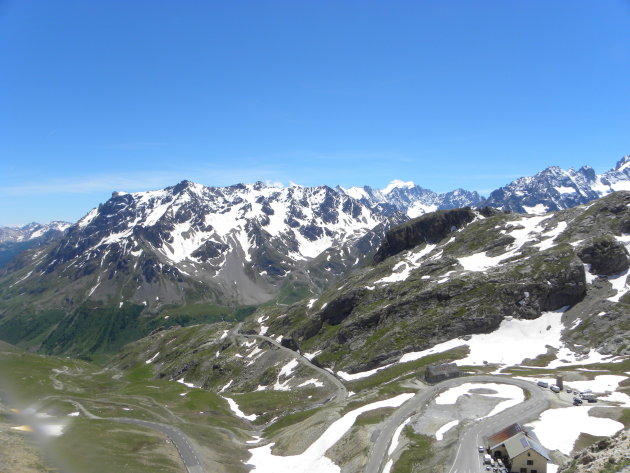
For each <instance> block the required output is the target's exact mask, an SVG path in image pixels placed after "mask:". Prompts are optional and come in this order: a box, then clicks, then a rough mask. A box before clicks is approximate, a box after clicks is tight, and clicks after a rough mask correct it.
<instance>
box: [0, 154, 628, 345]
mask: <svg viewBox="0 0 630 473" xmlns="http://www.w3.org/2000/svg"><path fill="white" fill-rule="evenodd" d="M626 188H630V156H626V157H624V158H622V159H621V160H620V161H619V162H618V163H617V165H616V166H615V168H614V169H612V170H610V171H608V172H606V173H603V174H601V175H596V174H595V173H594V171H593V170H592V169H590V168H588V167H583V168H581V169H579V170H578V171H574V170H572V169H570V170H568V171H564V170H562V169H560V168H557V167H550V168H547V169H545V170H544V171H542V172H540V173H538V174H536V175H535V176H533V177H526V178H521V179H518V180H516V181H514V182H512V183H510V184H509V185H507V186H505V187H503V188H501V189H498V190H496V191H494V192H492V193H491V194H490V196H489V197H488V198H487V199H486V198H484V197H482V196H480V195H479V194H478V193H476V192H469V191H465V190H462V189H458V190H455V191H452V192H448V193H445V194H437V193H435V192H432V191H430V190H427V189H423V188H421V187H419V186H416V185H414V184H413V183H411V182H403V181H394V182H392V183H391V184H390V185H388V186H387V187H386V188H385V189H381V190H378V189H372V188H370V187H367V186H366V187H363V188H348V189H344V188H342V187H339V186H338V187H337V188H334V189H333V188H331V187H328V186H317V187H301V186H291V187H275V186H270V185H265V184H262V183H260V182H258V183H255V184H247V185H246V184H237V185H234V186H229V187H205V186H202V185H200V184H195V183H192V182H190V181H182V182H180V183H179V184H177V185H175V186H172V187H167V188H165V189H163V190H158V191H147V192H136V193H125V192H114V193H113V194H112V197H111V198H110V199H109V200H108V201H107V202H105V203H103V204H101V205H99V206H98V207H97V208H94V209H93V210H92V211H90V212H89V213H88V214H87V215H86V216H84V217H83V218H82V219H80V220H79V221H78V222H77V223H76V224H74V225H71V226H70V225H69V224H66V223H63V222H54V223H53V224H50V225H48V226H41V225H37V224H31V225H28V226H25V227H22V228H21V229H9V230H7V229H3V230H2V232H1V233H0V235H3V237H4V238H5V239H6V240H7V243H10V244H13V245H15V244H25V242H26V244H28V245H32V247H31V248H32V249H31V250H30V251H27V252H23V253H21V254H19V255H18V256H17V257H15V258H13V259H12V260H11V261H10V262H9V263H7V264H6V265H5V266H4V268H3V269H2V273H3V274H4V276H3V277H2V280H0V326H2V327H3V329H4V332H5V337H6V339H7V340H8V341H10V342H16V341H18V340H19V339H20V337H21V336H22V335H20V334H23V333H24V332H25V331H26V332H28V333H29V337H31V343H32V344H33V345H34V346H38V344H40V343H44V344H45V345H46V346H47V347H48V348H47V349H49V350H52V349H53V347H52V345H55V348H54V350H56V351H63V350H65V349H66V348H67V344H66V342H68V340H66V338H67V337H68V335H67V333H66V332H68V331H72V330H75V331H76V330H77V329H76V327H75V328H72V326H73V325H76V324H77V323H78V322H77V320H81V321H82V322H81V323H88V320H90V321H93V320H94V319H93V317H91V316H89V315H88V314H91V313H92V312H93V311H95V310H96V311H98V310H110V311H113V313H114V314H116V315H114V317H122V318H123V319H124V321H119V322H118V323H117V324H114V325H115V326H117V327H119V326H120V325H121V324H123V325H125V326H127V325H128V324H131V325H134V324H135V325H134V326H135V327H136V328H137V330H138V332H137V334H141V333H143V332H146V331H147V330H150V329H152V328H154V326H155V325H156V324H157V322H156V320H160V321H161V322H160V323H163V322H164V319H162V318H161V316H162V314H165V313H167V312H168V313H169V314H171V316H173V317H174V318H173V319H172V320H170V322H169V323H174V322H175V321H176V320H179V321H180V322H181V323H189V322H190V320H197V321H199V320H201V319H195V317H198V316H200V315H202V316H203V317H205V318H204V319H203V320H206V321H212V320H217V319H218V320H221V319H225V318H226V317H227V318H234V317H237V318H238V317H242V316H244V315H246V314H248V313H251V311H253V310H254V309H255V307H257V306H259V305H260V304H269V303H274V301H275V303H293V302H295V301H298V300H300V299H303V298H305V297H307V296H310V295H317V294H320V293H322V291H324V290H326V289H327V288H328V287H330V286H331V284H333V283H335V282H336V281H340V280H342V279H343V278H346V277H348V276H349V275H350V274H351V273H352V272H354V271H356V270H357V269H359V268H361V267H363V266H365V265H369V264H370V262H371V260H372V257H373V256H374V255H376V257H377V258H380V257H381V253H382V251H383V248H384V247H385V246H386V244H387V243H388V242H387V241H386V235H388V231H389V230H390V229H392V228H394V227H396V226H399V225H401V224H403V223H404V222H406V221H408V220H409V219H410V218H413V217H417V216H421V215H424V214H426V213H427V212H432V211H436V210H447V209H455V208H463V207H471V208H483V207H485V206H490V207H494V208H497V209H500V210H501V211H512V212H517V213H521V212H528V213H542V212H546V211H551V210H559V209H567V208H571V207H574V206H576V205H580V204H584V203H586V202H589V201H591V200H593V199H596V198H598V197H601V196H603V195H607V194H609V193H611V192H614V191H615V190H620V189H626ZM29 238H30V239H29ZM416 243H417V242H416ZM384 245H385V246H384ZM27 248H28V247H27ZM379 248H380V249H379ZM377 250H378V252H377ZM175 308H176V309H175ZM126 311H127V312H126ZM42 314H43V315H42ZM68 314H74V315H73V317H70V318H69V319H68ZM77 314H82V317H83V318H79V319H77V317H78V316H77ZM141 314H142V317H141V316H140V315H141ZM110 315H111V314H110ZM176 316H177V317H176ZM61 320H65V321H66V322H65V324H68V325H67V326H66V325H64V324H60V323H59V322H60V321H61ZM102 320H103V321H104V322H103V324H104V327H102V329H103V330H105V329H107V330H113V328H112V327H110V326H109V324H110V323H111V321H110V320H109V318H107V317H104V318H102ZM31 325H32V326H34V327H36V330H35V331H33V330H31V329H28V327H31ZM105 327H107V328H105ZM53 329H54V330H55V331H58V332H59V331H65V332H64V333H65V335H63V336H62V337H61V338H62V339H63V342H62V341H60V340H57V339H55V338H54V337H53V338H50V333H49V331H50V330H53ZM132 332H133V330H127V331H126V333H127V334H131V333H132ZM137 334H136V335H137ZM129 336H131V335H129ZM46 337H48V338H46ZM70 338H71V337H70ZM110 338H111V337H110ZM46 340H48V342H46ZM52 340H55V341H54V343H53V342H52ZM101 342H102V344H103V346H104V345H107V343H108V342H107V341H101ZM68 343H70V342H68ZM51 344H52V345H51ZM70 345H71V343H70ZM68 346H69V345H68ZM95 349H96V348H94V347H90V348H89V350H92V351H93V350H95ZM89 350H88V351H89Z"/></svg>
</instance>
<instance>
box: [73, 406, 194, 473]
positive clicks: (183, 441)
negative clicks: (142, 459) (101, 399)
mask: <svg viewBox="0 0 630 473" xmlns="http://www.w3.org/2000/svg"><path fill="white" fill-rule="evenodd" d="M67 401H68V402H70V403H72V404H74V405H75V406H76V407H77V408H78V409H79V410H81V411H82V412H83V414H85V416H86V417H88V418H89V419H96V420H109V421H112V422H120V423H123V424H133V425H140V426H142V427H147V428H149V429H153V430H157V431H158V432H162V433H163V434H165V435H166V436H167V437H168V438H169V439H171V441H172V442H173V444H174V445H175V448H176V449H177V451H178V452H179V456H180V457H181V459H182V461H183V462H184V465H185V466H186V469H187V470H188V473H204V472H205V470H204V468H203V463H201V461H200V460H199V458H200V456H199V455H198V453H197V451H196V450H195V448H194V447H193V446H192V444H191V443H190V441H189V440H188V437H186V435H185V434H184V433H183V432H182V431H181V430H179V429H178V428H177V427H173V426H171V425H167V424H161V423H159V422H151V421H148V420H140V419H132V418H130V417H100V416H97V415H94V414H92V413H91V412H90V411H89V410H87V409H86V408H85V407H84V406H83V405H82V404H81V403H80V402H77V401H74V400H71V399H68V400H67Z"/></svg>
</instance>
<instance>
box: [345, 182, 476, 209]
mask: <svg viewBox="0 0 630 473" xmlns="http://www.w3.org/2000/svg"><path fill="white" fill-rule="evenodd" d="M336 190H337V191H338V192H340V193H342V194H346V195H348V196H350V197H352V198H354V199H357V200H359V201H360V202H362V203H363V204H365V205H367V206H369V207H372V208H377V209H381V210H382V211H384V212H386V213H387V212H394V211H399V212H402V213H404V214H406V215H407V217H409V218H415V217H419V216H420V215H423V214H425V213H428V212H434V211H435V210H442V209H453V208H458V207H466V206H473V207H476V206H480V205H483V202H484V199H483V197H481V196H480V195H479V194H478V193H477V192H470V191H466V190H464V189H456V190H454V191H451V192H447V193H444V194H437V193H436V192H433V191H431V190H429V189H424V188H422V187H420V186H417V185H415V184H414V183H413V182H411V181H409V182H404V181H401V180H393V181H392V182H390V183H389V184H388V185H387V186H386V187H385V188H384V189H381V190H379V189H373V188H371V187H369V186H364V187H350V188H347V189H346V188H343V187H341V186H337V187H336Z"/></svg>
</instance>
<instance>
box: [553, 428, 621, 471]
mask: <svg viewBox="0 0 630 473" xmlns="http://www.w3.org/2000/svg"><path fill="white" fill-rule="evenodd" d="M597 471H618V472H621V473H627V472H628V471H630V430H629V429H626V430H622V431H620V432H618V433H617V434H615V435H614V436H613V437H610V438H608V439H604V440H600V441H599V442H597V443H595V444H593V445H591V446H590V447H588V448H585V449H584V450H581V451H579V452H578V453H576V454H575V455H574V456H573V458H572V459H571V461H569V462H568V463H567V464H565V465H563V466H562V467H561V468H560V469H559V470H558V473H569V472H571V473H591V472H597Z"/></svg>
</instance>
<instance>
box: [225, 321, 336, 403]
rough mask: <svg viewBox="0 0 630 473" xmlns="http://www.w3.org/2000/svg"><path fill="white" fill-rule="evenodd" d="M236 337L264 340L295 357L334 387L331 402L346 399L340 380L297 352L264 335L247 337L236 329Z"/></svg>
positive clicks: (247, 335)
mask: <svg viewBox="0 0 630 473" xmlns="http://www.w3.org/2000/svg"><path fill="white" fill-rule="evenodd" d="M236 335H237V336H238V337H243V338H253V339H256V340H264V341H266V342H269V343H271V344H272V345H274V346H275V347H277V348H279V349H280V350H283V351H285V352H286V353H289V354H290V355H291V356H293V357H295V359H296V360H297V361H298V362H299V363H301V364H303V365H305V366H308V367H309V368H311V369H312V370H315V371H316V372H317V373H318V374H320V375H321V376H322V377H323V378H324V379H327V380H328V381H329V383H331V384H332V385H333V386H334V387H335V390H336V392H335V395H334V396H333V397H332V398H331V399H330V400H331V401H335V402H341V401H344V400H345V399H346V398H347V397H348V389H347V388H346V386H345V385H344V384H343V383H342V382H341V380H340V379H339V378H337V377H336V376H335V375H334V374H333V373H331V372H330V371H328V370H325V369H324V368H320V367H319V366H316V365H314V364H313V362H311V361H310V360H309V359H308V358H305V357H304V356H303V355H302V354H300V353H298V352H296V351H294V350H291V349H290V348H287V347H285V346H283V345H282V344H280V343H278V342H277V341H276V340H274V339H273V338H269V337H266V336H265V335H249V334H244V333H240V332H238V327H237V329H236Z"/></svg>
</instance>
